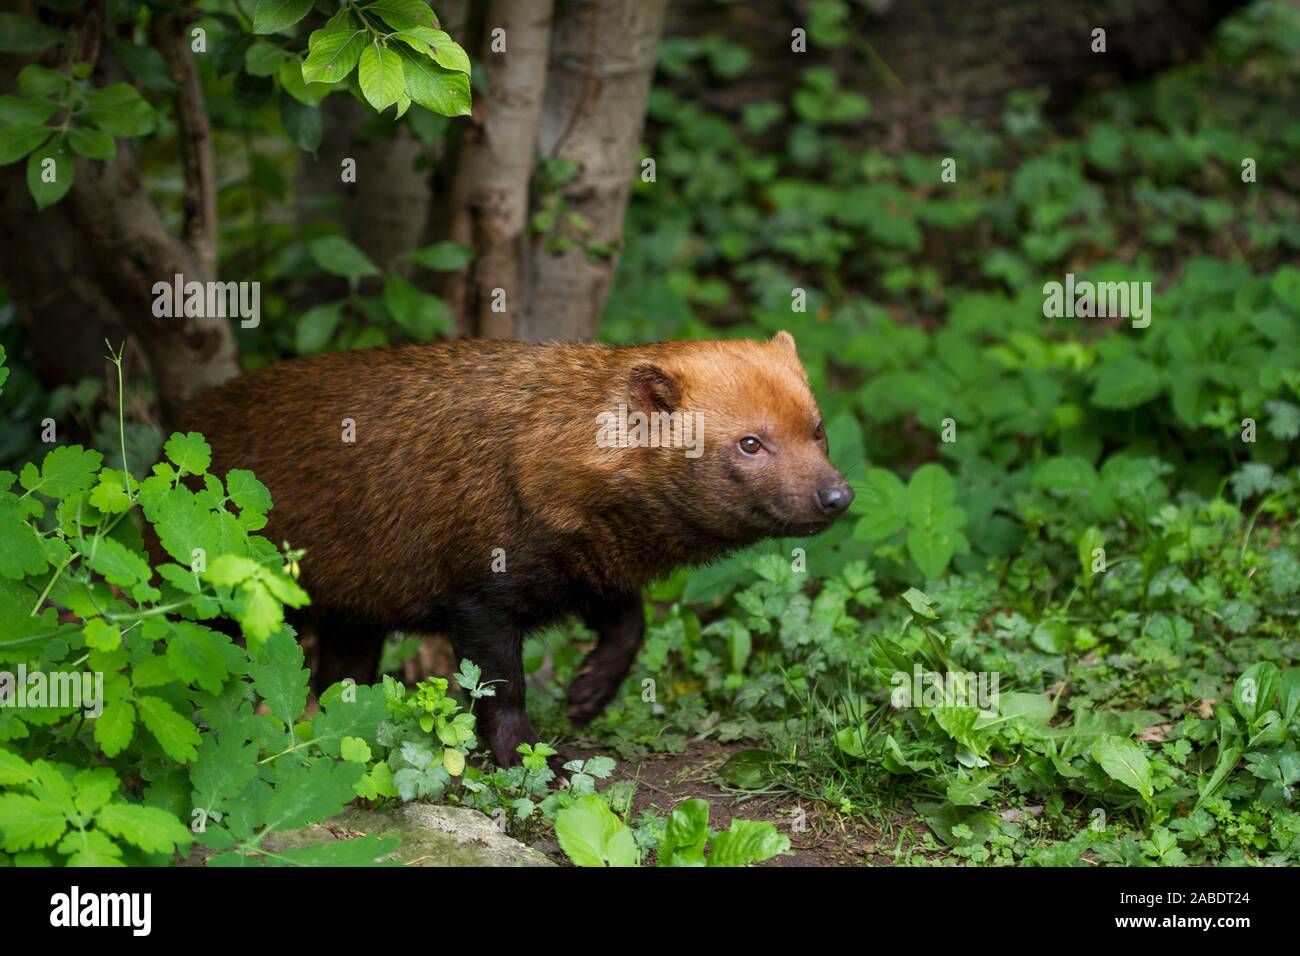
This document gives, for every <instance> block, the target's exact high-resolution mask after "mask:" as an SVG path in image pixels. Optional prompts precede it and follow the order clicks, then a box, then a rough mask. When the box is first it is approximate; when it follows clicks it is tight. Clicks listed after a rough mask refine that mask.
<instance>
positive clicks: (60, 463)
mask: <svg viewBox="0 0 1300 956" xmlns="http://www.w3.org/2000/svg"><path fill="white" fill-rule="evenodd" d="M103 460H104V456H103V455H101V454H100V453H99V452H97V451H87V450H86V449H84V448H82V447H81V446H80V445H60V446H59V447H57V448H54V449H52V450H51V451H50V452H49V454H47V455H46V456H45V460H44V461H42V462H41V469H40V472H39V474H38V472H37V471H36V466H35V465H32V464H30V463H29V464H28V465H27V466H26V467H25V468H23V470H22V474H21V475H20V476H19V478H18V481H19V483H20V484H21V485H22V486H23V487H24V488H26V489H27V490H28V491H38V492H40V493H41V494H43V495H46V496H47V497H50V498H66V497H67V496H68V495H70V494H72V493H73V492H75V491H85V490H86V489H87V488H89V487H90V486H91V484H92V483H93V482H94V480H95V473H96V472H97V471H99V465H100V462H102V461H103Z"/></svg>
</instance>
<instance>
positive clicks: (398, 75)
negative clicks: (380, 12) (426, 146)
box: [357, 40, 423, 112]
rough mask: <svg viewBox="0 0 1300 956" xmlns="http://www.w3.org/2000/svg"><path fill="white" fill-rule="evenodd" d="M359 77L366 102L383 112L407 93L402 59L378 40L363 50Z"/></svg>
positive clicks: (358, 71)
mask: <svg viewBox="0 0 1300 956" xmlns="http://www.w3.org/2000/svg"><path fill="white" fill-rule="evenodd" d="M357 79H358V80H359V81H360V83H361V92H362V94H363V95H364V96H365V98H366V102H368V103H369V104H370V105H371V106H373V107H374V108H375V109H376V110H379V111H381V112H382V111H383V110H385V109H387V108H388V107H390V106H392V105H393V104H394V103H397V102H398V100H400V99H401V98H402V97H403V95H405V90H406V82H405V80H404V79H403V74H402V59H401V57H399V56H398V55H397V54H396V53H395V52H393V51H392V50H391V49H389V48H388V47H385V46H381V45H380V43H379V41H378V40H375V41H373V42H371V43H370V44H369V45H368V46H367V47H366V48H365V49H364V50H363V51H362V52H361V61H360V63H359V65H358V66H357ZM416 102H419V101H418V100H417V101H416ZM422 105H423V104H422Z"/></svg>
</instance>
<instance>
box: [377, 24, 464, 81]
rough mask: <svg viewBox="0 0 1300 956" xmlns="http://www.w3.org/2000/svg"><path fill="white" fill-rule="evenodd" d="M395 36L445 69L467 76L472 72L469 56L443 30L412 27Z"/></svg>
mask: <svg viewBox="0 0 1300 956" xmlns="http://www.w3.org/2000/svg"><path fill="white" fill-rule="evenodd" d="M393 36H395V37H396V38H397V39H399V40H401V41H402V42H403V43H405V44H406V45H407V46H409V47H410V48H411V49H412V50H416V51H417V52H419V53H422V54H424V55H425V56H431V57H432V58H433V60H434V62H435V63H437V64H438V65H439V66H440V67H442V68H443V69H447V70H454V71H456V72H458V73H465V74H468V73H469V71H470V64H469V54H467V53H466V52H465V50H464V49H463V48H462V47H461V45H460V44H459V43H457V42H456V41H455V40H453V39H452V38H451V37H450V36H448V35H447V34H446V33H443V32H442V31H441V30H435V29H433V28H431V27H411V28H410V29H409V30H401V31H399V32H397V33H394V34H393Z"/></svg>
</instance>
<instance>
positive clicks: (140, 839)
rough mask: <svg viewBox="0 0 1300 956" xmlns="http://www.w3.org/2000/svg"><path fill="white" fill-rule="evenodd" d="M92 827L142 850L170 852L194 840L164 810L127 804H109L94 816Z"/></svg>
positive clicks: (185, 829) (180, 824)
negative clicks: (93, 825)
mask: <svg viewBox="0 0 1300 956" xmlns="http://www.w3.org/2000/svg"><path fill="white" fill-rule="evenodd" d="M95 826H97V827H98V828H99V829H101V830H104V831H105V832H107V833H111V834H113V836H115V837H120V838H121V839H123V840H125V841H126V842H127V843H130V844H132V845H134V846H138V847H139V848H140V849H142V850H144V851H145V852H146V853H171V852H172V851H174V850H175V849H176V848H177V847H178V846H188V845H189V844H190V843H191V842H192V841H193V839H194V838H193V836H191V835H190V831H189V830H188V829H187V828H186V827H185V825H184V824H182V823H181V822H180V821H179V820H177V819H176V818H175V817H174V816H172V815H171V814H170V813H168V812H167V811H166V810H160V809H158V808H157V807H146V806H139V805H136V804H130V803H110V804H109V805H108V806H106V807H104V808H103V809H102V810H100V811H99V813H98V814H97V815H96V817H95Z"/></svg>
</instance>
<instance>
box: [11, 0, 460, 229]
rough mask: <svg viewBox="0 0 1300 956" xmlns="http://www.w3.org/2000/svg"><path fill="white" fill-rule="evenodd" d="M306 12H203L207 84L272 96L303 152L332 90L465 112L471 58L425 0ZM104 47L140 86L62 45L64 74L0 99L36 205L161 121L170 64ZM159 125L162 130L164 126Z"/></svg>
mask: <svg viewBox="0 0 1300 956" xmlns="http://www.w3.org/2000/svg"><path fill="white" fill-rule="evenodd" d="M237 9H238V6H237ZM312 13H313V4H312V0H257V3H256V5H255V6H254V7H253V11H252V19H251V22H250V21H249V20H248V19H247V18H246V17H244V16H243V14H242V11H241V15H240V16H238V17H236V16H233V15H231V14H227V13H215V12H210V13H208V14H207V15H206V18H205V21H204V23H203V29H204V30H205V32H211V33H212V34H213V36H214V39H215V45H214V49H213V56H212V60H213V63H214V72H215V77H214V79H217V78H222V79H224V78H225V77H228V76H229V77H233V83H234V96H235V100H236V102H237V104H238V105H239V106H241V107H242V108H244V109H246V110H256V109H258V108H260V107H261V106H263V105H264V104H265V103H267V102H268V101H269V100H270V99H271V98H272V97H273V96H274V98H275V100H276V104H277V106H278V111H279V114H280V119H281V122H282V125H283V129H284V131H285V133H286V134H287V135H288V136H289V138H290V139H291V140H292V141H293V142H294V143H295V144H296V145H297V146H298V147H299V148H301V149H304V150H306V151H308V152H315V151H316V149H317V147H318V146H319V144H320V138H321V118H320V113H319V106H320V102H321V100H322V99H324V98H325V97H326V96H328V95H329V94H330V93H333V92H336V91H340V90H346V91H348V92H350V93H351V94H352V95H354V96H356V97H357V98H358V99H361V100H362V101H364V102H365V103H367V104H369V106H370V107H372V108H373V109H375V110H377V111H381V112H382V111H383V110H386V109H387V108H388V107H390V106H395V107H396V118H401V117H402V116H404V115H405V114H406V113H407V111H408V110H409V109H410V108H411V105H412V103H414V104H416V105H418V106H419V107H421V108H423V109H425V110H428V111H430V112H431V113H433V114H437V115H439V116H467V115H469V113H470V83H469V73H470V61H469V57H468V56H467V55H466V54H465V51H464V50H463V49H462V48H461V47H460V46H459V45H458V44H457V43H456V42H455V41H454V40H452V39H451V37H450V36H449V35H448V34H446V33H444V32H443V31H442V30H439V29H437V27H438V20H437V17H436V15H435V14H434V12H433V10H432V9H430V7H429V6H428V4H427V3H426V2H425V0H375V2H372V3H357V2H354V0H346V2H345V3H343V4H342V5H341V7H340V9H339V10H338V12H337V13H335V14H334V15H333V16H332V17H329V18H328V19H327V20H326V19H325V18H324V17H323V16H320V15H317V16H320V20H321V21H322V25H321V26H320V28H319V29H314V30H311V31H310V33H308V31H307V26H308V24H309V20H308V17H309V15H310V14H312ZM111 15H112V16H113V18H114V19H116V20H119V21H122V22H124V23H125V24H126V26H127V30H126V32H127V33H128V34H130V33H131V32H132V28H133V27H135V26H140V27H143V26H145V24H146V23H147V15H146V13H145V11H144V10H142V9H138V8H137V9H135V10H132V9H131V8H129V7H123V8H121V9H115V10H114V11H112V13H111ZM315 19H316V17H312V21H314V20H315ZM131 21H134V23H133V22H131ZM3 23H4V30H3V33H4V40H3V41H0V52H7V53H30V52H35V51H38V50H43V49H45V48H47V47H50V46H54V45H58V44H66V43H67V42H68V40H69V38H68V37H67V36H66V35H65V34H64V33H62V32H61V31H59V30H56V29H54V28H52V27H49V26H46V25H44V24H42V23H39V22H37V21H36V20H34V19H31V18H28V17H22V16H19V15H16V14H4V15H3ZM111 45H112V48H113V52H114V54H115V55H116V57H117V58H118V60H120V61H121V63H122V65H123V66H124V67H125V68H126V70H127V71H128V72H129V73H130V74H131V76H132V78H133V80H134V81H135V82H136V83H138V84H139V86H140V87H141V88H142V89H137V88H136V86H134V85H133V84H131V83H126V82H118V83H113V84H110V85H108V86H103V87H96V86H94V85H92V84H91V82H90V80H89V77H90V72H91V68H92V66H93V64H92V62H91V61H88V60H86V61H81V60H77V59H76V57H77V55H79V53H80V51H78V50H70V51H69V53H68V56H66V57H60V60H59V62H60V63H63V64H64V66H63V67H62V68H61V69H58V70H55V69H50V68H49V67H45V66H41V65H39V64H31V65H29V66H27V67H25V68H24V69H23V71H22V72H21V73H20V74H19V77H18V86H19V91H20V93H21V94H22V95H21V96H8V95H5V96H0V165H7V164H9V163H14V162H17V161H18V160H20V159H23V158H24V157H26V159H27V185H28V189H29V191H30V192H31V195H32V198H33V199H35V201H36V205H37V208H38V209H44V208H46V207H47V206H50V205H52V204H54V203H56V202H58V201H59V200H60V199H62V198H63V197H64V196H65V195H66V194H67V192H68V190H69V189H70V188H71V187H72V184H73V180H74V178H75V174H76V156H78V155H80V156H84V157H86V158H88V159H94V160H101V161H104V162H110V163H111V162H113V160H114V159H115V158H116V156H117V143H116V140H117V139H120V138H132V139H134V138H138V137H144V136H147V135H149V134H150V133H152V132H154V131H155V129H157V128H159V127H160V123H159V112H160V110H161V109H162V103H161V102H159V103H158V104H157V105H155V103H154V102H153V99H152V97H167V96H170V95H171V94H172V93H174V92H175V88H176V83H175V80H174V79H173V77H172V75H171V70H170V68H169V67H168V65H167V63H166V61H165V60H164V59H163V57H162V55H161V54H160V53H159V52H158V51H157V50H156V49H154V48H153V47H151V46H147V45H139V44H136V43H134V42H126V41H123V40H119V39H116V38H113V39H112V41H111ZM203 52H206V49H205V50H204V51H203ZM202 59H207V57H203V58H202ZM142 90H143V93H142ZM145 94H148V95H145ZM421 123H425V121H423V120H421ZM161 125H162V127H163V128H164V129H165V128H166V124H165V121H164V123H163V124H161ZM426 126H427V124H426Z"/></svg>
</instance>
